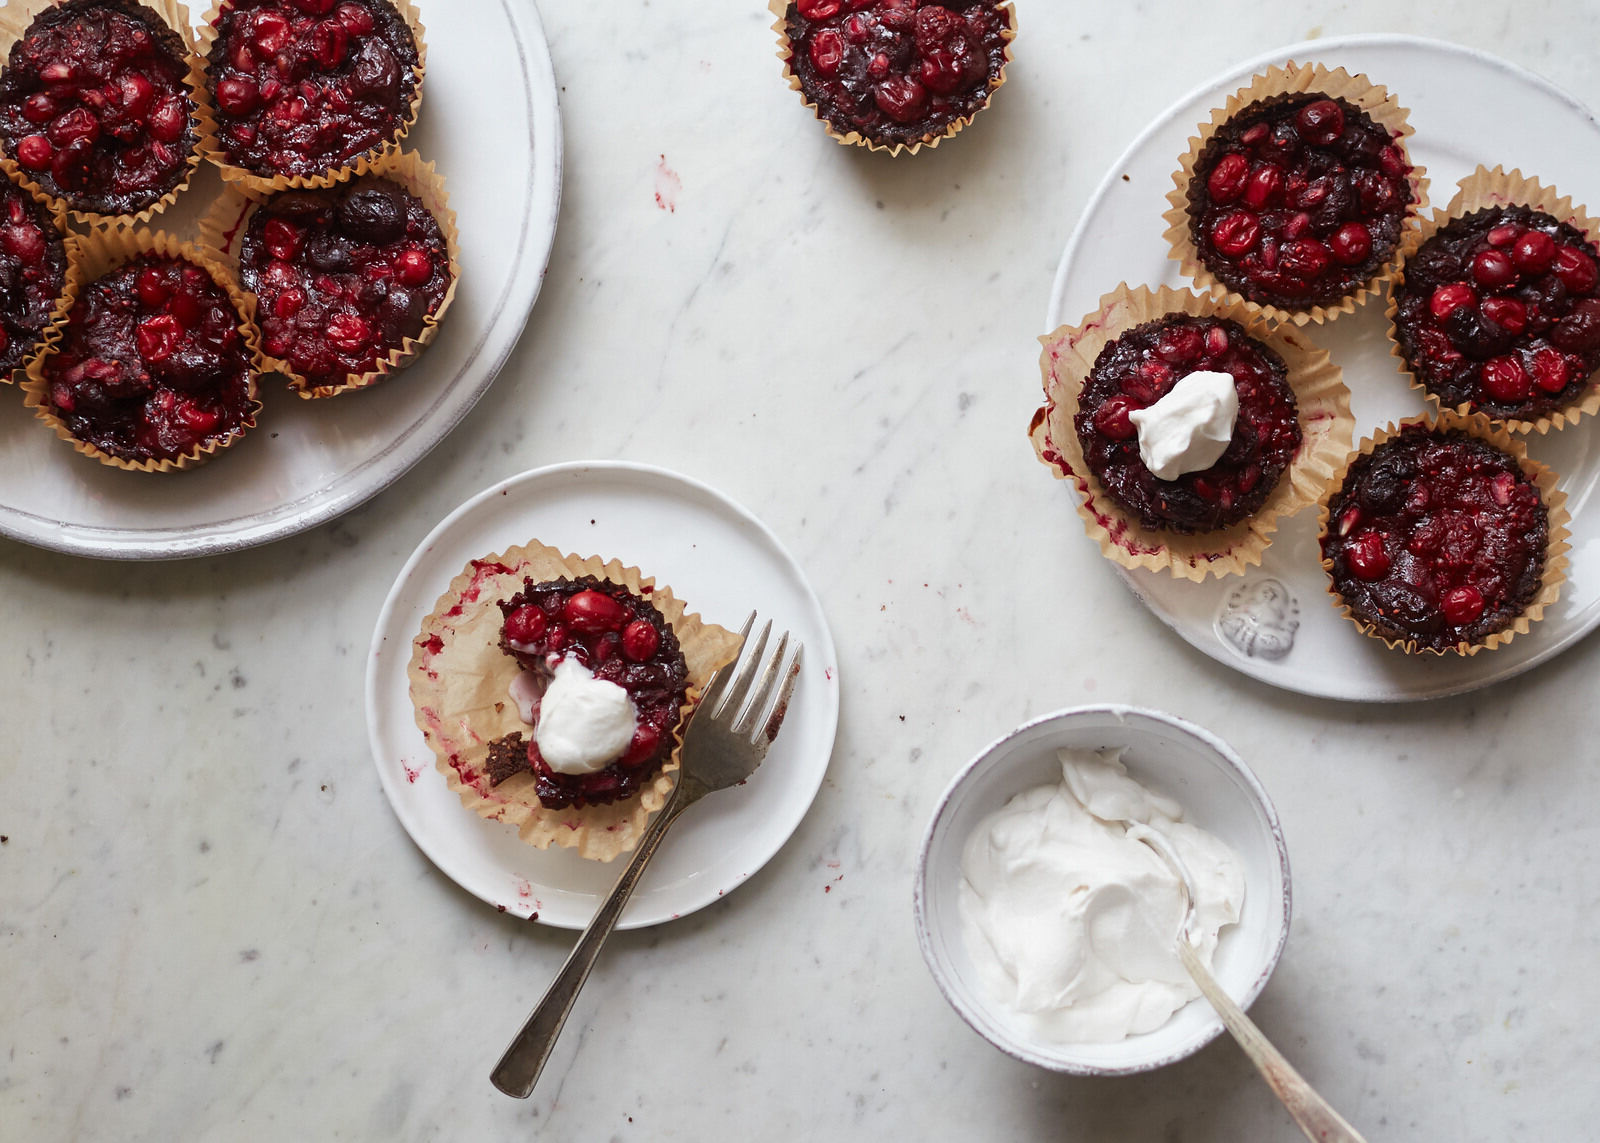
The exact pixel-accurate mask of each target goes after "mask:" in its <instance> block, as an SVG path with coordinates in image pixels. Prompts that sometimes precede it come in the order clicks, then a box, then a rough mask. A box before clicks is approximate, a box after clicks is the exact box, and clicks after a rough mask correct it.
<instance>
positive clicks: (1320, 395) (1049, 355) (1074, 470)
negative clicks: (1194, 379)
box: [1028, 283, 1355, 583]
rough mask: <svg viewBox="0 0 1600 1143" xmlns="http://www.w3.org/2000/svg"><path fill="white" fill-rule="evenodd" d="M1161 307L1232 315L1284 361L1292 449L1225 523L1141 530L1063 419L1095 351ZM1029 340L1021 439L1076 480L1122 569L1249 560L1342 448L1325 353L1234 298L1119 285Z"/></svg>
mask: <svg viewBox="0 0 1600 1143" xmlns="http://www.w3.org/2000/svg"><path fill="white" fill-rule="evenodd" d="M1171 313H1182V314H1191V315H1196V316H1200V315H1209V316H1215V317H1224V318H1232V319H1233V320H1234V321H1237V322H1238V323H1239V324H1240V325H1242V326H1244V328H1245V332H1246V333H1248V334H1249V335H1250V336H1251V337H1253V338H1255V339H1256V340H1257V341H1260V342H1262V343H1264V344H1266V345H1269V346H1271V347H1272V348H1273V349H1274V350H1275V351H1276V352H1277V353H1278V355H1279V356H1280V357H1282V358H1283V362H1284V365H1285V366H1286V367H1287V369H1288V376H1289V386H1290V388H1292V389H1293V390H1294V395H1295V404H1296V407H1297V410H1298V415H1299V420H1300V432H1301V443H1300V450H1299V451H1298V452H1297V453H1296V454H1295V457H1294V460H1293V461H1291V462H1290V464H1289V467H1288V469H1287V470H1285V471H1284V472H1283V473H1282V474H1281V475H1280V476H1279V477H1278V483H1277V485H1276V486H1275V487H1274V488H1273V490H1272V492H1271V493H1270V494H1269V495H1268V497H1267V500H1266V502H1265V503H1264V504H1262V506H1261V507H1260V508H1259V509H1257V510H1256V512H1255V513H1254V514H1253V515H1251V516H1250V517H1249V518H1248V519H1246V520H1242V521H1240V522H1239V523H1237V524H1235V525H1233V526H1232V527H1229V528H1224V529H1219V530H1217V531H1213V532H1202V533H1198V534H1195V535H1183V534H1181V533H1177V532H1163V531H1158V530H1155V529H1151V528H1145V527H1143V526H1142V525H1141V524H1140V523H1139V522H1138V520H1137V519H1134V518H1132V517H1130V515H1129V514H1128V513H1127V512H1126V510H1125V509H1124V508H1123V507H1122V506H1121V505H1120V504H1118V503H1117V502H1116V501H1115V500H1113V499H1112V498H1111V496H1110V495H1109V494H1108V493H1107V492H1106V490H1105V488H1104V486H1102V485H1101V483H1100V481H1099V478H1097V477H1096V476H1095V475H1094V474H1093V473H1091V472H1090V471H1089V468H1088V465H1087V464H1086V463H1085V462H1084V458H1083V446H1082V444H1081V443H1080V442H1079V440H1078V433H1077V429H1076V428H1075V427H1074V426H1073V418H1074V417H1075V416H1076V415H1077V413H1078V407H1079V406H1078V401H1079V395H1080V393H1081V392H1082V389H1083V384H1084V382H1085V380H1087V378H1088V376H1089V372H1090V370H1091V369H1092V368H1093V367H1094V361H1095V358H1096V357H1098V356H1099V354H1100V351H1101V350H1102V349H1104V348H1105V347H1106V345H1107V344H1109V343H1110V342H1111V341H1113V340H1115V339H1116V338H1117V337H1119V336H1121V335H1122V334H1123V333H1125V332H1127V331H1128V330H1130V329H1132V328H1133V327H1134V326H1137V325H1141V324H1143V323H1144V322H1148V321H1154V320H1155V319H1156V318H1159V317H1162V316H1163V315H1165V314H1171ZM1039 340H1040V342H1042V343H1043V345H1044V352H1043V353H1042V354H1041V355H1040V358H1039V367H1040V370H1041V372H1042V373H1043V378H1044V391H1045V403H1044V405H1043V406H1042V407H1040V408H1039V410H1038V411H1037V412H1035V413H1034V416H1033V421H1032V423H1031V424H1030V426H1029V434H1028V435H1029V438H1030V439H1031V440H1032V442H1033V447H1034V451H1035V452H1036V453H1037V454H1038V456H1039V459H1040V460H1041V461H1042V462H1044V463H1045V464H1046V465H1048V466H1049V467H1050V470H1051V472H1052V473H1054V475H1055V476H1056V478H1057V479H1061V480H1071V481H1072V482H1073V484H1075V485H1076V486H1077V489H1078V514H1079V515H1080V516H1082V517H1083V522H1084V527H1085V528H1086V530H1087V531H1088V533H1089V538H1090V539H1092V540H1094V541H1095V542H1096V543H1097V544H1099V545H1100V550H1101V552H1103V553H1104V554H1105V556H1106V558H1107V559H1110V560H1113V561H1114V562H1116V563H1118V564H1120V565H1121V566H1123V567H1125V568H1146V569H1148V570H1150V571H1158V572H1167V573H1169V574H1171V575H1173V576H1176V577H1177V578H1179V579H1187V580H1193V581H1195V582H1197V583H1199V582H1203V581H1204V580H1206V579H1207V578H1208V577H1211V576H1217V577H1219V578H1220V577H1222V576H1226V575H1233V574H1236V573H1239V572H1243V571H1244V570H1245V569H1246V568H1248V567H1250V566H1252V565H1256V564H1259V563H1260V562H1261V553H1262V552H1264V551H1265V550H1266V548H1267V545H1268V544H1269V543H1271V541H1272V535H1273V533H1274V532H1276V531H1277V527H1278V520H1279V519H1280V518H1281V517H1284V516H1292V515H1293V514H1294V513H1296V512H1298V511H1300V510H1301V509H1303V508H1306V507H1309V506H1310V505H1312V504H1315V503H1316V502H1317V500H1318V499H1319V498H1320V497H1321V496H1322V493H1323V489H1324V488H1325V487H1326V485H1327V482H1328V480H1329V479H1330V478H1331V477H1332V476H1333V473H1334V472H1335V470H1336V469H1337V468H1338V466H1339V464H1340V463H1341V462H1342V461H1343V460H1344V458H1345V456H1346V454H1347V453H1348V452H1349V450H1350V442H1351V440H1352V439H1353V437H1354V434H1355V420H1354V418H1353V417H1352V416H1351V415H1350V392H1349V390H1348V389H1346V388H1345V385H1344V380H1343V376H1342V374H1341V372H1340V370H1339V367H1338V366H1337V365H1335V364H1334V363H1333V359H1332V358H1330V357H1329V356H1328V354H1327V353H1326V352H1325V351H1324V350H1321V349H1318V348H1317V347H1316V346H1315V345H1314V344H1312V342H1311V339H1310V338H1309V337H1308V336H1307V335H1306V333H1305V332H1304V331H1303V330H1300V329H1296V328H1295V327H1293V326H1277V327H1270V326H1268V325H1267V324H1266V323H1265V322H1263V321H1260V320H1259V319H1256V318H1252V316H1251V315H1250V314H1249V313H1248V312H1246V310H1245V309H1244V307H1242V306H1240V305H1238V304H1237V303H1235V304H1232V305H1229V304H1226V303H1222V302H1218V301H1216V300H1214V299H1211V298H1205V297H1200V296H1199V295H1197V294H1194V293H1192V292H1190V291H1188V290H1173V289H1169V288H1167V287H1165V286H1163V287H1161V288H1160V289H1157V290H1151V289H1149V288H1148V287H1145V286H1140V287H1137V288H1130V287H1129V286H1128V285H1127V284H1126V283H1123V284H1121V285H1119V286H1118V287H1117V288H1116V289H1115V290H1113V291H1111V292H1110V293H1109V294H1107V295H1105V297H1103V298H1101V299H1100V306H1099V308H1098V309H1097V310H1096V311H1095V312H1094V313H1092V314H1089V315H1087V316H1086V317H1085V318H1084V319H1083V321H1082V322H1080V323H1079V324H1078V325H1077V326H1075V327H1074V326H1062V327H1061V328H1060V329H1057V330H1056V331H1055V332H1054V333H1050V334H1046V335H1045V336H1044V337H1041V338H1040V339H1039Z"/></svg>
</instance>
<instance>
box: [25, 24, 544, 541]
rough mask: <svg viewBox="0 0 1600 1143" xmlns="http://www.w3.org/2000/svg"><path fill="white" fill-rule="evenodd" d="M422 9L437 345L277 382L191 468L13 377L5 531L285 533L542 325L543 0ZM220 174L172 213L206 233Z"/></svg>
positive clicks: (312, 516)
mask: <svg viewBox="0 0 1600 1143" xmlns="http://www.w3.org/2000/svg"><path fill="white" fill-rule="evenodd" d="M417 7H418V8H419V10H420V11H421V13H422V20H423V23H424V25H425V26H426V28H427V37H426V38H427V42H428V76H427V80H426V83H425V88H424V95H423V101H422V113H421V116H420V117H419V119H418V121H417V125H416V127H415V128H413V129H412V131H411V132H410V133H409V134H408V135H407V137H406V146H407V147H408V148H410V149H412V150H415V151H417V152H418V153H419V154H421V155H422V156H423V157H424V158H426V159H430V160H433V161H434V162H435V163H437V165H438V169H439V171H440V173H442V174H443V175H444V176H445V180H446V187H447V190H448V192H449V195H450V205H451V207H452V209H454V211H455V213H456V218H457V223H458V229H459V231H460V249H461V270H462V273H461V285H460V287H459V289H458V290H457V292H456V299H455V302H454V304H453V305H452V307H451V309H450V312H449V314H447V315H446V316H445V320H444V323H443V324H442V325H441V326H440V329H439V336H438V338H437V339H436V340H435V341H434V343H433V344H432V345H431V346H429V347H428V351H427V352H426V353H425V354H423V355H422V357H421V358H419V359H418V360H417V363H416V364H415V365H413V366H411V367H410V368H409V369H407V370H406V371H405V372H404V373H401V374H399V375H397V376H396V377H394V378H393V379H392V380H389V381H387V382H385V383H384V384H382V385H379V386H377V387H376V388H374V389H373V390H372V391H371V392H366V393H351V394H348V395H346V396H344V397H340V398H337V399H335V400H330V401H302V400H299V399H298V398H296V397H295V396H294V395H293V394H291V393H290V392H289V391H288V389H287V387H286V386H285V385H284V384H283V383H282V382H281V381H279V380H277V379H276V378H268V379H267V382H266V384H265V385H264V386H263V392H262V400H263V402H264V404H265V408H264V409H263V410H262V412H261V415H260V417H259V418H258V423H257V425H256V427H255V428H254V429H252V430H251V431H250V432H248V433H246V434H245V437H244V439H243V440H242V441H240V442H239V443H238V444H237V445H234V446H232V447H230V448H229V449H227V450H226V451H225V452H224V453H222V454H221V455H219V456H218V457H216V458H215V459H214V460H212V461H211V462H210V463H209V464H206V465H203V466H201V467H200V468H197V469H195V470H194V471H192V472H184V473H176V474H173V475H170V476H158V477H150V476H145V475H141V474H139V473H128V472H121V471H118V470H117V469H113V468H110V467H107V466H105V465H101V464H96V463H95V462H94V461H92V460H88V459H86V458H84V457H81V456H79V455H78V454H77V453H75V452H73V450H72V449H71V448H69V447H67V445H65V444H63V443H62V442H61V441H59V440H57V439H56V436H55V434H54V433H52V432H51V431H50V430H49V429H47V428H46V427H45V426H44V425H42V424H40V423H39V422H38V421H37V420H35V419H34V418H33V416H32V414H31V413H30V412H29V411H27V410H25V409H24V408H23V407H22V396H21V394H20V393H18V392H17V390H16V389H15V388H11V387H6V386H0V535H5V536H10V537H11V538H12V539H15V540H21V541H22V542H23V543H27V544H34V545H37V546H39V547H42V548H53V549H55V550H56V551H61V552H68V553H72V554H75V555H84V556H97V557H101V558H106V559H129V560H138V559H173V558H177V557H183V556H202V555H211V554H214V553H217V552H227V551H235V550H237V549H240V548H248V547H252V546H254V545H256V544H263V543H267V542H268V541H271V540H277V539H282V538H283V537H285V536H292V535H294V534H295V533H297V532H302V531H304V530H306V529H307V528H312V527H315V526H316V525H318V524H322V523H326V522H327V521H329V520H332V519H334V518H335V517H337V516H340V515H342V514H343V513H345V512H348V511H349V510H350V509H352V508H354V507H356V506H357V505H358V504H360V503H362V502H363V501H365V500H366V499H368V498H369V497H371V496H373V495H375V494H376V493H378V492H379V491H381V490H382V489H384V488H385V487H387V486H388V485H389V484H390V483H391V482H392V481H394V480H396V479H398V478H399V477H400V475H401V474H402V473H404V472H405V471H406V470H407V469H409V468H410V467H411V466H412V465H414V464H416V463H417V462H418V461H419V460H421V459H422V458H423V457H424V456H426V455H427V453H428V450H429V449H431V448H433V446H434V445H436V444H438V443H439V442H440V441H441V440H443V439H444V437H445V436H446V434H448V433H449V432H450V430H451V429H453V428H454V427H455V426H456V424H457V423H458V422H459V421H460V420H461V418H462V417H464V416H466V415H467V412H468V410H470V409H471V408H472V406H473V405H474V404H476V403H477V400H478V398H479V397H481V396H482V395H483V394H484V393H485V392H487V391H488V388H489V386H490V385H491V384H492V383H493V382H494V379H495V375H496V374H497V373H499V371H500V367H501V365H503V364H504V363H505V360H506V358H507V356H508V355H509V354H510V353H511V350H512V347H513V346H515V345H516V343H517V338H518V337H519V336H520V335H521V333H522V327H523V326H524V325H525V324H526V322H527V320H528V313H529V311H530V310H531V309H532V308H533V303H534V299H535V298H536V297H537V296H538V294H539V287H540V285H541V284H542V283H543V281H544V271H545V266H546V264H547V263H548V261H549V258H550V249H551V245H552V243H553V242H554V240H555V231H556V217H557V214H558V211H559V207H560V200H561V111H560V106H559V103H558V99H557V92H556V80H555V72H554V70H553V68H552V66H551V62H550V51H549V48H548V47H547V46H546V45H545V39H544V30H543V28H542V27H541V26H540V23H539V12H538V9H537V8H535V7H534V5H533V4H532V3H531V2H530V0H418V4H417ZM203 8H205V5H204V4H195V3H191V4H190V9H191V11H195V12H198V11H200V10H201V9H203ZM486 108H489V109H492V113H491V114H485V109H486ZM220 181H221V180H220V179H219V178H218V177H217V175H216V172H215V171H214V170H211V169H209V168H202V170H201V171H200V173H199V174H197V175H196V176H195V180H194V185H193V186H191V187H190V188H189V189H188V190H186V191H185V192H184V193H183V195H182V196H181V197H180V198H179V199H178V201H177V202H176V203H175V204H174V205H173V207H172V209H170V210H168V211H166V212H165V213H164V214H162V216H161V218H160V220H159V221H160V223H161V225H162V226H163V227H165V228H167V229H171V230H174V231H175V232H176V233H178V234H180V235H181V236H183V237H192V236H193V235H194V233H195V228H194V221H195V219H196V218H198V216H199V215H200V214H202V213H203V212H204V211H205V209H206V208H207V207H208V206H209V205H210V203H211V202H212V201H213V199H214V197H215V195H216V193H217V191H218V189H219V187H220ZM531 380H532V381H533V383H537V379H531Z"/></svg>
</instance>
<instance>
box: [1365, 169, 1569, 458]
mask: <svg viewBox="0 0 1600 1143" xmlns="http://www.w3.org/2000/svg"><path fill="white" fill-rule="evenodd" d="M1456 187H1457V189H1456V194H1455V197H1454V198H1452V199H1451V200H1450V202H1449V203H1448V204H1446V205H1445V206H1444V207H1443V208H1442V209H1440V210H1436V211H1434V212H1433V214H1432V216H1431V217H1429V218H1427V219H1424V220H1423V221H1422V224H1421V226H1420V227H1419V228H1418V229H1417V230H1415V231H1413V232H1412V233H1410V234H1409V235H1407V237H1406V241H1405V243H1404V247H1405V249H1404V251H1403V261H1402V263H1401V266H1400V270H1399V273H1398V274H1397V275H1396V277H1395V278H1394V279H1393V280H1392V281H1391V282H1390V283H1389V298H1388V306H1387V307H1386V309H1385V310H1384V318H1385V320H1386V321H1387V322H1388V336H1389V353H1390V355H1391V356H1392V357H1394V358H1395V360H1396V361H1398V362H1399V365H1400V372H1401V374H1403V375H1404V376H1405V378H1406V380H1407V381H1408V382H1410V384H1411V386H1412V388H1414V389H1418V390H1421V392H1422V394H1423V396H1424V397H1425V398H1426V399H1427V400H1428V401H1429V402H1430V403H1431V404H1432V406H1433V407H1434V408H1435V409H1440V410H1443V409H1445V408H1450V409H1451V410H1452V411H1453V412H1456V413H1459V414H1461V415H1462V416H1469V415H1472V414H1474V413H1482V414H1484V415H1486V416H1487V417H1488V419H1489V420H1490V421H1492V422H1493V423H1495V424H1498V425H1502V426H1504V427H1505V429H1506V430H1507V431H1509V432H1513V433H1535V432H1536V433H1538V434H1540V435H1541V436H1543V435H1544V434H1546V433H1548V432H1550V430H1552V429H1561V428H1564V427H1566V426H1567V425H1572V424H1576V423H1577V422H1578V421H1579V420H1580V419H1582V418H1583V417H1586V416H1591V415H1593V414H1594V413H1596V412H1600V384H1596V377H1597V376H1600V370H1596V371H1595V372H1592V373H1591V374H1590V376H1589V383H1588V388H1587V390H1586V391H1584V392H1582V393H1581V394H1580V395H1579V399H1578V400H1576V401H1574V402H1573V403H1571V404H1569V405H1567V406H1565V407H1564V408H1561V409H1557V410H1555V411H1553V412H1550V413H1547V414H1545V415H1543V416H1540V417H1536V418H1534V419H1533V420H1524V419H1519V418H1509V417H1498V416H1495V415H1493V414H1492V413H1488V412H1487V411H1485V410H1479V409H1476V408H1474V407H1473V405H1472V404H1471V402H1462V403H1461V404H1459V405H1455V406H1445V405H1444V402H1443V400H1442V399H1441V398H1440V397H1439V396H1438V395H1437V394H1435V393H1434V392H1433V391H1432V390H1430V389H1429V388H1428V387H1427V386H1426V385H1425V384H1424V383H1423V382H1422V380H1421V379H1420V378H1418V377H1417V376H1416V374H1415V373H1413V372H1412V370H1411V367H1410V363H1409V362H1408V361H1407V360H1406V356H1405V353H1404V351H1403V350H1402V349H1401V347H1400V341H1399V337H1398V336H1397V332H1396V331H1397V326H1396V318H1397V315H1398V313H1399V308H1400V300H1399V296H1398V293H1399V290H1400V288H1401V285H1402V283H1403V282H1404V280H1405V264H1406V263H1407V262H1409V261H1410V259H1411V257H1412V256H1413V255H1414V254H1416V252H1417V251H1418V250H1419V249H1420V248H1421V247H1422V245H1423V243H1425V242H1426V241H1427V240H1428V239H1429V238H1432V237H1433V236H1434V235H1435V234H1437V233H1438V232H1439V231H1440V230H1441V229H1443V228H1444V227H1445V226H1446V225H1448V224H1449V223H1450V222H1451V221H1453V220H1454V219H1457V218H1463V217H1465V216H1467V215H1470V214H1473V213H1475V212H1477V211H1479V210H1487V209H1493V208H1496V207H1505V206H1524V207H1528V208H1530V209H1532V210H1535V211H1539V212H1541V213H1543V214H1547V215H1549V216H1550V217H1552V218H1554V219H1556V220H1557V221H1558V222H1566V223H1569V224H1570V225H1572V226H1573V227H1575V228H1577V229H1578V230H1581V231H1582V232H1583V233H1584V235H1585V236H1586V237H1587V238H1588V240H1589V241H1590V242H1591V243H1592V244H1595V245H1600V221H1597V220H1595V219H1593V218H1591V217H1590V216H1589V214H1588V212H1587V211H1586V210H1585V208H1584V207H1582V206H1579V205H1575V204H1574V203H1573V201H1572V198H1571V196H1568V195H1561V194H1559V193H1558V192H1557V191H1556V189H1555V188H1554V187H1547V186H1545V185H1544V184H1542V183H1541V182H1540V181H1539V180H1538V179H1536V178H1533V177H1531V176H1527V175H1524V174H1523V173H1522V172H1521V171H1520V170H1518V169H1516V168H1513V169H1512V170H1510V171H1507V170H1505V169H1504V168H1502V167H1498V166H1497V167H1494V168H1489V167H1484V166H1480V167H1478V169H1477V170H1475V171H1473V172H1472V174H1470V175H1468V176H1467V177H1466V178H1464V179H1462V180H1461V181H1460V182H1459V183H1457V184H1456Z"/></svg>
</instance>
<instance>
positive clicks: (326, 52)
mask: <svg viewBox="0 0 1600 1143" xmlns="http://www.w3.org/2000/svg"><path fill="white" fill-rule="evenodd" d="M200 45H201V52H202V54H203V55H204V57H205V60H206V86H205V89H204V93H203V99H202V105H201V114H202V118H203V119H204V120H205V121H206V122H207V124H208V126H209V127H210V128H211V129H210V130H209V131H208V132H207V138H206V140H205V141H204V142H203V144H202V146H203V148H204V149H205V151H206V153H207V155H208V157H210V158H211V159H212V160H213V161H215V162H216V163H217V164H218V165H219V166H220V167H221V168H222V175H223V177H224V178H225V179H228V180H230V181H233V182H243V183H245V184H246V185H248V186H250V187H252V188H253V189H256V190H267V189H283V188H285V187H306V186H327V185H329V184H330V183H332V182H334V181H335V180H336V179H337V178H338V176H339V172H341V171H343V170H347V169H348V168H350V167H351V166H353V165H354V164H355V162H356V161H357V160H358V159H360V158H361V157H362V156H366V157H368V158H369V159H376V158H377V157H378V156H379V155H380V154H382V153H383V152H385V151H387V150H390V149H393V148H395V147H397V146H399V144H400V140H401V139H402V138H403V137H404V136H405V134H406V132H407V131H408V130H410V127H411V124H412V123H413V122H415V120H416V117H417V110H418V108H419V106H420V104H421V101H422V75H423V65H424V60H425V49H424V46H423V40H422V23H421V20H420V19H419V18H418V16H417V11H416V8H415V7H414V6H413V5H412V4H411V3H410V2H409V0H394V2H391V0H217V3H216V4H214V5H213V6H212V8H211V10H210V11H209V12H208V13H207V14H206V17H205V21H204V23H203V24H202V26H201V28H200Z"/></svg>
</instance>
